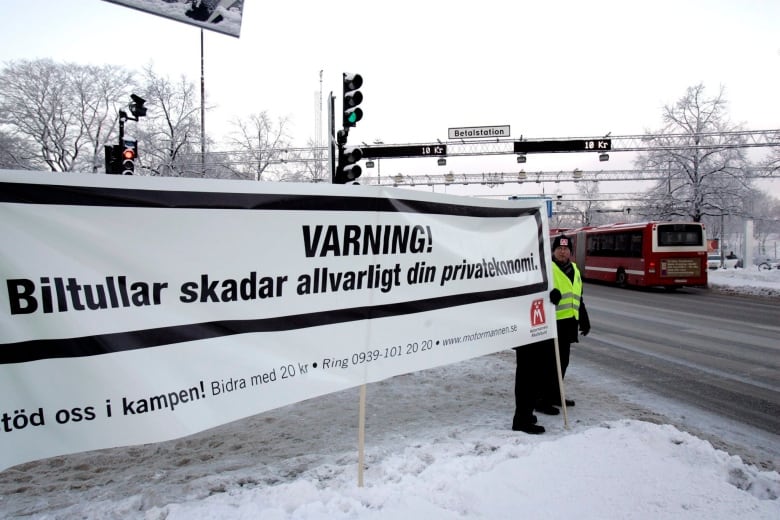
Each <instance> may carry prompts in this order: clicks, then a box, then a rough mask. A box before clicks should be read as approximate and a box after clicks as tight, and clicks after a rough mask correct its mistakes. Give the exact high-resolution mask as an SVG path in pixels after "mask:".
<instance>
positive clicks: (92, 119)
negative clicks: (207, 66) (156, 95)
mask: <svg viewBox="0 0 780 520" xmlns="http://www.w3.org/2000/svg"><path fill="white" fill-rule="evenodd" d="M66 67H67V69H68V73H69V78H70V85H71V89H72V91H73V95H74V96H75V97H76V99H77V103H76V104H75V105H74V107H73V108H74V109H77V110H78V111H79V114H78V118H79V121H80V123H81V126H82V127H83V128H84V136H83V140H84V142H85V146H84V152H85V153H84V154H83V155H84V162H85V163H86V162H87V160H88V161H89V166H88V168H89V171H91V172H92V173H97V172H98V171H100V170H102V169H103V168H104V167H105V153H104V149H103V146H104V145H105V144H106V143H109V141H111V140H112V137H114V136H115V132H118V126H117V124H116V123H117V118H118V113H119V110H118V108H117V105H119V104H120V102H124V103H125V104H126V102H127V100H128V99H129V96H130V93H131V92H132V89H133V88H134V83H133V75H132V73H131V72H130V71H128V70H126V69H124V68H122V67H117V66H114V65H104V66H100V67H97V66H93V65H88V66H80V65H68V66H66ZM86 143H89V145H88V146H87V145H86ZM87 152H91V154H87Z"/></svg>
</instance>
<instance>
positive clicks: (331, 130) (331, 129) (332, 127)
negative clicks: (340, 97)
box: [328, 91, 336, 184]
mask: <svg viewBox="0 0 780 520" xmlns="http://www.w3.org/2000/svg"><path fill="white" fill-rule="evenodd" d="M335 100H336V98H335V96H334V95H333V91H331V92H330V94H328V169H329V170H330V182H331V184H335V182H334V181H335V180H336V147H335V145H334V142H333V140H334V137H333V136H334V135H335V133H336V122H335V120H334V118H335V115H334V111H335V105H334V102H335Z"/></svg>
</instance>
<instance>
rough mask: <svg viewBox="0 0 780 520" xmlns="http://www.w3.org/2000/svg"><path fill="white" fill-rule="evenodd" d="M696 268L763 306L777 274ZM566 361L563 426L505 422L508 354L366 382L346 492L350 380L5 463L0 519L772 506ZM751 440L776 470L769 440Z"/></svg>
mask: <svg viewBox="0 0 780 520" xmlns="http://www.w3.org/2000/svg"><path fill="white" fill-rule="evenodd" d="M710 280H711V284H712V288H713V289H714V290H719V291H726V292H732V293H745V294H758V295H761V296H763V297H769V298H777V299H778V303H779V304H780V270H777V271H770V272H767V271H764V272H759V271H757V270H755V269H753V270H749V269H732V270H727V271H726V270H718V271H712V272H710ZM779 317H780V316H779ZM585 341H587V340H585ZM573 356H574V357H573V360H572V366H571V367H570V371H569V373H568V374H567V387H568V388H569V389H570V390H571V392H570V393H571V395H573V396H576V398H577V405H576V406H575V407H572V408H569V409H568V412H569V414H568V418H569V428H568V429H567V428H565V427H564V423H563V419H562V416H557V417H548V416H540V423H541V424H543V425H544V426H545V427H546V428H547V433H545V434H544V435H540V436H531V435H526V434H524V433H516V432H512V431H511V430H510V429H509V426H510V424H511V417H512V413H513V408H514V401H513V398H512V388H513V378H514V354H513V352H512V351H506V352H500V353H497V354H493V355H490V356H484V357H481V358H476V359H472V360H468V361H465V362H462V363H457V364H453V365H449V366H445V367H440V368H437V369H433V370H426V371H424V372H418V373H414V374H407V375H404V376H399V377H395V378H392V379H389V380H386V381H382V382H379V383H376V384H372V385H369V386H368V388H367V420H366V452H365V461H366V463H365V471H364V486H363V487H359V486H358V467H357V459H358V448H357V440H358V439H357V437H358V433H357V420H358V419H357V418H358V413H357V412H358V395H359V392H358V389H350V390H345V391H342V392H338V393H334V394H330V395H326V396H323V397H319V398H316V399H311V400H308V401H304V402H301V403H297V404H294V405H290V406H286V407H284V408H280V409H277V410H272V411H270V412H267V413H263V414H260V415H256V416H253V417H250V418H247V419H244V420H241V421H237V422H235V423H231V424H228V425H224V426H221V427H219V428H215V429H213V430H209V431H207V432H203V433H200V434H197V435H194V436H191V437H188V438H185V439H180V440H177V441H171V442H166V443H160V444H153V445H145V446H134V447H125V448H116V449H111V450H103V451H97V452H89V453H82V454H74V455H70V456H63V457H55V458H52V459H47V460H43V461H37V462H31V463H27V464H23V465H20V466H16V467H14V468H11V469H8V470H6V471H4V472H2V473H0V517H2V518H37V519H54V518H89V519H95V518H106V519H108V518H112V519H113V518H123V519H124V518H129V519H134V518H138V519H146V520H163V519H168V520H173V519H187V520H197V519H209V520H212V519H216V518H219V519H230V518H258V519H288V518H289V519H315V518H316V519H319V518H327V519H338V518H361V519H362V518H367V519H380V518H381V519H396V518H398V519H401V518H403V519H405V520H408V519H410V518H426V519H428V520H433V519H453V518H469V519H471V518H484V519H504V518H544V519H556V518H567V519H568V518H578V519H605V518H633V519H652V520H657V519H708V520H718V519H723V520H725V519H733V518H740V519H741V520H751V519H772V520H777V519H778V518H780V498H778V497H780V475H779V474H778V473H777V471H774V470H772V471H770V470H765V469H761V468H759V467H757V466H753V465H751V464H749V463H748V462H746V461H745V460H743V458H740V457H739V456H737V455H733V454H729V453H727V452H726V451H721V450H718V449H715V448H714V447H713V446H712V445H711V444H710V443H709V442H707V441H705V440H702V439H700V438H698V437H695V436H693V435H692V434H690V433H686V432H684V431H681V430H679V429H677V428H675V427H674V426H671V425H670V424H664V422H665V418H664V417H663V416H662V415H659V414H656V413H655V412H654V410H653V400H652V398H651V397H647V396H645V397H644V403H641V401H642V400H641V399H640V400H638V401H631V400H627V399H626V398H625V396H624V395H622V394H621V393H620V391H617V390H616V389H615V388H614V387H612V386H611V382H608V381H600V380H598V378H593V377H592V374H591V373H589V372H588V370H590V369H587V368H585V367H582V366H578V365H577V363H576V354H573ZM683 413H696V412H694V411H690V410H689V411H683ZM773 438H774V439H776V438H777V437H776V436H775V437H772V436H771V435H770V436H769V439H770V440H771V439H773ZM763 450H764V451H765V452H767V453H769V456H771V457H773V464H770V466H773V468H774V469H775V470H776V469H777V468H778V467H780V446H778V445H776V444H775V445H769V446H764V447H763Z"/></svg>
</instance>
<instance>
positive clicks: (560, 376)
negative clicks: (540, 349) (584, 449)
mask: <svg viewBox="0 0 780 520" xmlns="http://www.w3.org/2000/svg"><path fill="white" fill-rule="evenodd" d="M555 366H556V368H557V369H558V390H560V393H561V409H562V410H563V427H564V428H566V429H567V430H568V429H569V412H568V411H567V410H566V393H565V392H564V391H563V372H562V371H561V353H560V348H559V347H558V336H555Z"/></svg>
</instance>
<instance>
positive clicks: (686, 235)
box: [566, 222, 707, 290]
mask: <svg viewBox="0 0 780 520" xmlns="http://www.w3.org/2000/svg"><path fill="white" fill-rule="evenodd" d="M566 234H567V235H570V236H572V237H573V238H574V259H575V261H576V262H577V265H578V266H579V268H580V271H581V272H582V276H583V278H585V279H590V280H601V281H605V282H610V283H615V284H617V285H619V286H622V287H625V286H627V285H637V286H643V287H649V286H660V287H664V288H666V289H670V290H674V289H677V288H678V287H706V286H707V237H706V232H705V229H704V225H703V224H701V223H699V222H644V223H637V224H611V225H606V226H598V227H585V228H579V229H572V230H568V231H566Z"/></svg>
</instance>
